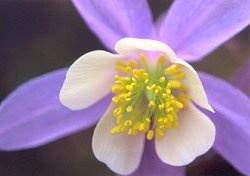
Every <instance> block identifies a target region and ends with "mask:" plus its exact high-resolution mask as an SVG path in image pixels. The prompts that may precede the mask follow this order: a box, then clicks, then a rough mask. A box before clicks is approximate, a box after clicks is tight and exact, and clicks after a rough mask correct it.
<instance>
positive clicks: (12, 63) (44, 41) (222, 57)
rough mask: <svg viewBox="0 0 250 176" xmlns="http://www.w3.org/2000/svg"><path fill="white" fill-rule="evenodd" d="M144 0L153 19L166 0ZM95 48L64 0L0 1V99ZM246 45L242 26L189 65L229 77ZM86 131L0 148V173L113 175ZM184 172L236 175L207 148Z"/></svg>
mask: <svg viewBox="0 0 250 176" xmlns="http://www.w3.org/2000/svg"><path fill="white" fill-rule="evenodd" d="M149 3H150V6H151V9H152V11H153V14H154V18H156V17H158V16H159V14H160V13H161V12H162V11H163V10H164V9H166V8H168V7H169V4H170V3H171V1H169V0H158V1H155V0H149ZM96 49H104V48H103V46H102V45H101V43H100V42H99V41H98V39H97V38H96V37H95V35H93V34H92V33H91V31H90V30H89V29H88V27H87V26H86V25H85V23H84V22H83V21H82V19H81V18H80V16H79V15H78V14H77V12H76V10H75V8H74V7H73V5H72V3H71V2H70V1H69V0H36V1H32V0H19V1H18V0H15V1H14V0H0V101H1V100H3V99H4V98H5V97H6V96H7V95H8V94H9V93H10V92H11V91H13V90H14V89H15V88H16V87H17V86H18V85H20V84H22V83H23V82H25V81H27V80H29V79H31V78H33V77H35V76H38V75H41V74H44V73H46V72H49V71H52V70H55V69H58V68H62V67H67V66H69V65H70V64H71V63H72V62H73V61H74V60H75V59H77V58H78V57H79V56H81V55H82V54H84V53H86V52H88V51H91V50H96ZM249 49H250V30H249V28H248V29H245V30H244V31H243V32H241V33H240V34H239V35H237V36H236V37H235V38H234V39H232V40H230V41H228V42H227V43H226V44H225V45H223V46H222V47H220V48H219V49H217V50H216V51H215V52H213V53H212V54H210V55H209V56H207V57H206V58H205V59H204V60H202V61H201V62H199V63H194V64H193V66H194V67H195V68H196V69H198V70H201V71H205V72H208V73H210V74H213V75H216V76H218V77H221V78H223V79H226V80H229V79H230V77H231V75H232V74H233V73H234V72H235V71H236V70H237V69H238V68H239V67H240V66H241V65H242V64H244V62H245V61H246V59H247V56H250V51H249ZM249 58H250V57H249ZM92 133H93V128H91V129H89V130H87V131H82V132H79V133H77V134H75V135H72V136H69V137H66V138H64V139H61V140H58V141H56V142H53V143H51V144H48V145H45V146H42V147H39V148H36V149H32V150H26V151H18V152H0V176H45V175H46V176H55V175H60V176H83V175H87V176H88V175H98V176H99V175H102V176H105V175H113V174H112V172H110V171H109V170H108V169H107V168H106V167H105V166H104V165H103V164H101V163H99V162H98V161H97V160H96V159H95V158H94V156H93V154H92V151H91V136H92ZM0 140H1V137H0ZM187 175H188V176H240V175H241V174H239V173H237V171H235V170H234V169H233V168H232V167H231V166H230V164H228V163H227V162H226V161H224V160H223V158H221V157H220V156H219V155H217V154H216V153H215V152H213V151H210V152H209V153H208V154H206V155H204V156H202V157H200V158H199V159H198V160H197V161H195V162H194V163H192V164H191V165H190V166H189V167H188V170H187Z"/></svg>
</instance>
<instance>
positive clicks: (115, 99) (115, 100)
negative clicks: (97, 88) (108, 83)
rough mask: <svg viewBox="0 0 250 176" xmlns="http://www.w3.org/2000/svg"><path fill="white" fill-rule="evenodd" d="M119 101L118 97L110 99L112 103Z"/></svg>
mask: <svg viewBox="0 0 250 176" xmlns="http://www.w3.org/2000/svg"><path fill="white" fill-rule="evenodd" d="M119 100H120V98H119V97H113V98H112V101H113V102H114V103H117V102H118V101H119Z"/></svg>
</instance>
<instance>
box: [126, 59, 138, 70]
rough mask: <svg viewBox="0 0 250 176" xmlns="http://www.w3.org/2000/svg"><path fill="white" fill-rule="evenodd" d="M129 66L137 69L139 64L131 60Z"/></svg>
mask: <svg viewBox="0 0 250 176" xmlns="http://www.w3.org/2000/svg"><path fill="white" fill-rule="evenodd" d="M128 66H130V67H132V68H135V67H137V66H138V64H137V62H135V61H134V60H130V61H129V62H128Z"/></svg>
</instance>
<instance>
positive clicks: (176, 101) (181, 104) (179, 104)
mask: <svg viewBox="0 0 250 176" xmlns="http://www.w3.org/2000/svg"><path fill="white" fill-rule="evenodd" d="M174 104H175V105H176V106H177V107H178V108H179V109H182V108H183V107H184V104H183V103H181V102H180V101H178V100H175V101H174Z"/></svg>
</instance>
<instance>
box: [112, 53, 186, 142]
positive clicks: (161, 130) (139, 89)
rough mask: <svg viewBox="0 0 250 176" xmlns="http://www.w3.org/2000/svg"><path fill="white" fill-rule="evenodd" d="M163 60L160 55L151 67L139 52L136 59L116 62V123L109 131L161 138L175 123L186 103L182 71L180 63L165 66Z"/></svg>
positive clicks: (114, 87)
mask: <svg viewBox="0 0 250 176" xmlns="http://www.w3.org/2000/svg"><path fill="white" fill-rule="evenodd" d="M165 60H166V59H165V57H164V56H159V58H158V62H157V65H155V66H153V67H151V65H149V64H148V62H147V58H146V56H145V55H142V56H140V61H138V62H136V61H134V60H132V61H129V62H128V63H125V62H119V63H117V65H116V69H117V71H118V73H119V75H118V74H117V75H116V76H115V85H114V86H113V87H112V92H113V93H114V97H113V99H112V101H113V103H114V104H115V107H116V108H115V110H114V112H113V115H114V117H115V118H116V123H117V125H116V126H115V127H113V128H112V130H111V133H112V134H117V133H123V132H126V133H127V134H128V135H137V134H138V133H139V132H142V133H146V138H147V139H148V140H151V139H152V138H153V137H155V138H156V139H160V138H161V137H163V136H164V135H165V133H166V130H167V129H169V128H174V127H177V126H178V112H179V111H180V110H181V109H183V108H184V107H185V106H186V105H187V103H188V102H189V98H188V96H187V91H188V90H187V88H186V87H185V86H184V85H183V84H182V79H183V78H184V77H185V74H184V73H183V71H182V70H181V66H180V65H178V64H172V65H170V63H168V65H169V66H166V65H167V63H166V61H165Z"/></svg>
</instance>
